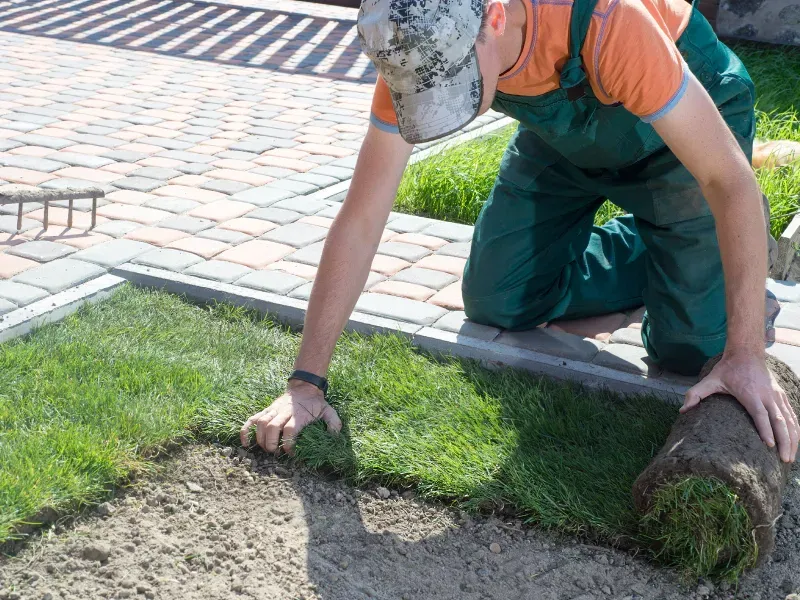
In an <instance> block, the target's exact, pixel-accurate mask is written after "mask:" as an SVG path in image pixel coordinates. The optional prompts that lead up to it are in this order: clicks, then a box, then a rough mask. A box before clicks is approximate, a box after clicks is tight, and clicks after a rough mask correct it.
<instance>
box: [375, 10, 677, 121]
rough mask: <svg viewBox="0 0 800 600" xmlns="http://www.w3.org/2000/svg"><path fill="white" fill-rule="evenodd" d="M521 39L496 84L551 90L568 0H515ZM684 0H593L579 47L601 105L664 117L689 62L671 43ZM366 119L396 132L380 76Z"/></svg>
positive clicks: (517, 90) (513, 90) (561, 54)
mask: <svg viewBox="0 0 800 600" xmlns="http://www.w3.org/2000/svg"><path fill="white" fill-rule="evenodd" d="M522 1H523V3H524V4H525V10H526V12H527V17H528V18H527V26H526V28H525V29H526V32H525V35H526V39H525V43H524V45H523V48H522V53H521V54H520V57H519V60H518V61H517V64H515V65H514V66H513V67H512V68H511V69H509V70H508V71H507V72H506V73H504V74H503V75H502V76H501V77H500V81H499V82H498V86H497V89H498V90H499V91H501V92H503V93H506V94H513V95H516V96H539V95H542V94H545V93H547V92H550V91H553V90H556V89H558V87H559V80H560V72H561V67H562V66H563V64H564V62H566V60H567V58H569V24H570V19H571V16H572V0H522ZM691 11H692V7H691V5H690V4H689V3H688V2H686V0H598V2H597V6H596V7H595V10H594V13H593V16H592V22H591V25H590V26H589V31H588V34H587V36H586V40H585V42H584V44H583V49H582V50H581V56H582V57H583V61H584V65H585V69H586V75H587V79H588V80H589V84H590V85H591V86H592V91H593V92H594V94H595V95H596V96H597V98H598V99H599V100H600V101H601V102H603V103H604V104H616V103H621V104H622V105H623V106H624V107H625V108H626V109H627V110H628V111H630V112H631V113H633V114H635V115H636V116H638V117H639V118H641V119H642V120H643V121H646V122H652V121H655V120H656V119H658V118H660V117H663V116H664V115H665V114H667V112H669V110H670V109H671V108H672V107H674V106H675V104H676V103H677V102H678V100H680V99H681V97H682V96H683V93H684V92H685V91H686V84H687V81H688V79H687V78H688V67H687V66H686V64H685V62H684V60H683V57H682V56H681V54H680V52H679V51H678V48H677V46H676V45H675V41H676V40H677V39H678V38H679V37H680V35H681V33H683V30H684V29H685V28H686V25H687V24H688V22H689V17H690V15H691ZM371 121H372V123H373V124H374V125H376V126H377V127H379V128H381V129H383V130H384V131H391V132H394V133H397V132H398V129H397V116H396V115H395V112H394V108H393V107H392V100H391V96H390V94H389V88H388V87H387V85H386V82H385V81H383V79H382V78H381V77H380V76H379V77H378V83H377V85H376V88H375V94H374V96H373V100H372V119H371Z"/></svg>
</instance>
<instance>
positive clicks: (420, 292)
mask: <svg viewBox="0 0 800 600" xmlns="http://www.w3.org/2000/svg"><path fill="white" fill-rule="evenodd" d="M369 290H370V291H371V292H374V293H376V294H388V295H390V296H399V297H401V298H408V299H409V300H418V301H420V302H424V301H425V300H427V299H428V298H430V297H431V296H433V294H434V293H435V291H434V290H432V289H430V288H427V287H424V286H421V285H416V284H414V283H405V282H402V281H382V282H380V283H377V284H376V285H373V286H370V287H369Z"/></svg>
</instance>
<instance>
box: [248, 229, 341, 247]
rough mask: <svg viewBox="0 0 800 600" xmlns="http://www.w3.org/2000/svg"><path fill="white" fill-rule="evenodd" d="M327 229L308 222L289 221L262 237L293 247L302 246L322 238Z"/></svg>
mask: <svg viewBox="0 0 800 600" xmlns="http://www.w3.org/2000/svg"><path fill="white" fill-rule="evenodd" d="M327 233H328V230H327V229H324V228H323V227H317V226H316V225H309V224H308V223H291V224H289V225H284V226H282V227H278V228H277V229H273V230H272V231H270V232H269V233H266V234H265V235H264V236H263V239H265V240H270V241H273V242H278V243H281V244H286V245H288V246H292V247H294V248H303V247H305V246H308V245H309V244H313V243H314V242H318V241H320V240H321V239H324V238H325V236H326V235H327Z"/></svg>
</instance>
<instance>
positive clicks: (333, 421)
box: [321, 405, 342, 433]
mask: <svg viewBox="0 0 800 600" xmlns="http://www.w3.org/2000/svg"><path fill="white" fill-rule="evenodd" d="M321 416H322V420H323V421H325V425H327V427H328V431H332V432H333V433H339V432H340V431H341V430H342V420H341V419H340V418H339V415H337V414H336V411H335V410H333V407H332V406H331V405H328V406H326V407H325V409H324V410H323V411H322V415H321Z"/></svg>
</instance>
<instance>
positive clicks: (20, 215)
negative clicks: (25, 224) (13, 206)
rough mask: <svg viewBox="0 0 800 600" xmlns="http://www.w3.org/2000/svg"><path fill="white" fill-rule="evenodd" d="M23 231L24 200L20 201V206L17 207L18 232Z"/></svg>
mask: <svg viewBox="0 0 800 600" xmlns="http://www.w3.org/2000/svg"><path fill="white" fill-rule="evenodd" d="M20 231H22V202H20V203H19V208H18V209H17V233H19V232H20Z"/></svg>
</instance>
